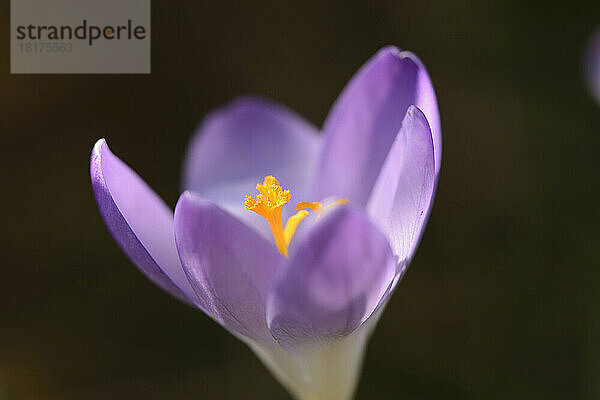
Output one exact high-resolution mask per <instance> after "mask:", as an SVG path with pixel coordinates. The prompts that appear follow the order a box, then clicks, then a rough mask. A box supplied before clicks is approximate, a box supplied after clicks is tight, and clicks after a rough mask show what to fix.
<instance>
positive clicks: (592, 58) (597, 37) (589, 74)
mask: <svg viewBox="0 0 600 400" xmlns="http://www.w3.org/2000/svg"><path fill="white" fill-rule="evenodd" d="M584 68H585V78H586V80H587V83H588V88H589V90H590V93H591V94H592V96H594V98H595V99H596V101H597V102H598V103H599V104H600V28H598V29H597V30H596V31H595V32H594V33H593V34H592V35H591V36H590V39H589V41H588V43H587V46H586V49H585V59H584Z"/></svg>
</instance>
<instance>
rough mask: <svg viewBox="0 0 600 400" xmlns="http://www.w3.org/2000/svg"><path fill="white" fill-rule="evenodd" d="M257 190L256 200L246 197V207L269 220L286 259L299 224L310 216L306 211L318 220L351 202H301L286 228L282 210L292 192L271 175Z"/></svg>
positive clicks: (279, 248)
mask: <svg viewBox="0 0 600 400" xmlns="http://www.w3.org/2000/svg"><path fill="white" fill-rule="evenodd" d="M256 190H258V192H259V194H258V195H256V199H254V198H253V197H252V196H249V195H246V199H245V200H244V207H246V210H250V211H254V212H255V213H257V214H258V215H260V216H261V217H263V218H265V219H266V220H267V222H268V223H269V227H270V228H271V232H273V237H274V238H275V244H276V245H277V249H278V250H279V252H280V253H281V254H283V255H284V256H286V257H287V256H288V246H289V244H290V242H291V241H292V237H293V236H294V233H295V232H296V228H297V227H298V224H300V221H302V220H303V219H304V218H306V216H307V215H308V214H309V212H308V211H306V210H305V209H309V210H311V211H313V212H315V213H316V214H317V219H318V218H320V217H321V216H322V215H323V213H325V212H326V211H327V210H328V209H330V208H331V207H334V206H337V205H342V204H347V203H348V202H349V201H348V200H346V199H338V200H336V201H334V202H332V203H331V204H328V205H327V206H323V204H321V203H320V202H308V201H301V202H300V203H298V204H297V205H296V210H297V211H298V212H297V213H296V214H294V215H292V216H291V217H289V218H288V220H287V222H286V224H285V228H284V227H283V221H282V220H281V209H282V208H283V206H284V205H285V204H287V203H289V202H290V199H291V198H292V194H291V193H290V191H289V190H284V189H283V188H282V187H281V185H280V184H279V181H278V180H277V179H276V178H275V177H274V176H271V175H269V176H266V177H265V179H264V181H263V183H262V184H261V183H257V184H256Z"/></svg>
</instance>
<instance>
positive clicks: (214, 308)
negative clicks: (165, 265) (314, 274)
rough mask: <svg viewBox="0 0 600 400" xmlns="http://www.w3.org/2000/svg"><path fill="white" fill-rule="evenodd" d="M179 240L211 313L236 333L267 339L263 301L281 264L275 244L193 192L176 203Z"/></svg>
mask: <svg viewBox="0 0 600 400" xmlns="http://www.w3.org/2000/svg"><path fill="white" fill-rule="evenodd" d="M175 240H176V242H177V249H178V251H179V256H180V258H181V262H182V264H183V268H184V270H185V272H186V274H187V275H188V277H189V279H190V282H191V283H192V286H193V288H194V290H195V291H196V293H197V294H198V297H200V298H201V299H203V303H204V306H205V308H206V310H207V313H208V314H209V315H210V316H211V317H213V318H214V319H215V320H217V321H218V322H219V323H220V324H221V325H223V327H225V328H226V329H227V330H229V331H230V332H232V333H234V334H236V335H242V336H244V337H247V338H251V339H255V340H262V341H265V340H267V341H269V342H271V343H272V340H273V339H272V338H271V335H270V333H269V330H268V328H267V324H266V319H265V315H266V313H265V303H266V298H267V293H268V290H269V288H270V287H271V285H272V283H273V281H274V278H275V275H276V271H277V267H278V265H279V264H281V263H282V262H284V261H285V259H284V258H283V256H281V255H280V254H279V253H278V252H277V250H276V249H275V247H274V246H273V245H272V244H271V243H269V242H267V241H266V240H265V239H263V238H262V237H261V236H260V235H259V234H258V233H256V232H255V231H254V230H252V229H251V228H249V227H248V226H246V225H245V224H244V223H242V222H241V221H239V220H238V219H237V218H235V217H233V216H232V215H230V214H229V213H227V212H226V211H224V210H223V209H221V208H220V207H218V206H217V205H215V204H213V203H211V202H209V201H206V200H203V199H201V198H200V197H197V196H195V195H193V194H191V193H190V192H185V193H184V194H183V195H181V197H180V198H179V202H178V203H177V206H176V207H175Z"/></svg>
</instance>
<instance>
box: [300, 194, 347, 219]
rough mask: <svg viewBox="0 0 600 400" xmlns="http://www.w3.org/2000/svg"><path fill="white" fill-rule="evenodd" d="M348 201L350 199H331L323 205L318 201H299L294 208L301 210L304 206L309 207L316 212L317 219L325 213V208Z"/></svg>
mask: <svg viewBox="0 0 600 400" xmlns="http://www.w3.org/2000/svg"><path fill="white" fill-rule="evenodd" d="M348 203H350V200H347V199H337V200H336V201H333V202H331V203H329V204H327V205H326V206H325V207H323V204H322V203H320V202H318V201H314V202H309V201H301V202H300V203H298V204H296V210H303V209H305V208H309V209H311V210H313V211H314V212H316V213H317V219H319V218H321V217H322V216H323V214H325V213H326V212H327V210H329V209H331V208H332V207H336V206H342V205H344V204H348Z"/></svg>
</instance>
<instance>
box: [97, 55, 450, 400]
mask: <svg viewBox="0 0 600 400" xmlns="http://www.w3.org/2000/svg"><path fill="white" fill-rule="evenodd" d="M440 157H441V136H440V123H439V115H438V109H437V101H436V98H435V94H434V91H433V87H432V85H431V81H430V79H429V76H428V74H427V72H426V70H425V68H424V66H423V65H422V63H421V62H420V61H419V59H418V58H417V57H416V56H415V55H413V54H412V53H409V52H401V51H399V50H398V49H396V48H393V47H386V48H383V49H381V50H380V51H379V52H378V53H377V54H376V55H375V56H374V57H373V58H372V59H371V60H369V61H368V62H367V63H366V65H365V66H363V67H362V68H361V69H360V70H359V71H358V73H357V74H356V75H355V76H354V78H353V79H352V80H351V81H350V83H349V84H348V85H347V87H346V88H345V89H344V91H343V92H342V94H341V95H340V97H339V99H338V100H337V101H336V103H335V104H334V106H333V108H332V110H331V112H330V114H329V116H328V118H327V120H326V122H325V125H324V127H323V132H322V134H321V135H319V134H318V131H317V129H316V128H315V127H313V126H312V125H311V124H309V123H307V122H306V121H304V120H302V119H301V118H300V117H298V116H297V115H295V114H293V113H292V112H291V111H289V110H287V109H285V108H283V107H281V106H278V105H275V104H273V103H271V102H267V101H265V100H259V99H256V98H244V99H239V100H236V101H234V102H233V103H231V104H230V105H228V106H226V107H224V108H223V109H220V110H218V111H216V112H214V113H213V114H211V115H209V116H208V117H207V118H206V119H205V121H204V123H203V124H202V125H201V127H200V129H199V132H198V133H197V134H196V136H195V137H194V138H193V140H192V142H191V145H190V147H189V150H188V153H187V157H186V160H185V165H184V177H183V189H184V193H183V194H182V195H181V197H180V198H179V201H178V203H177V205H176V207H175V212H174V214H173V212H172V211H171V209H170V208H169V207H168V206H167V205H166V204H165V203H164V202H163V201H162V200H161V199H160V197H159V196H158V195H156V194H155V193H154V192H153V191H152V190H151V189H150V188H149V187H148V186H147V185H146V183H144V181H143V180H142V179H141V178H140V177H139V176H138V175H137V174H136V173H135V172H133V171H132V170H131V169H129V168H128V167H127V166H126V165H125V164H124V163H123V162H122V161H121V160H119V159H118V158H117V157H116V156H115V155H113V154H112V153H111V151H110V150H109V148H108V146H107V144H106V142H105V141H104V140H99V141H98V142H97V143H96V145H95V147H94V149H93V152H92V158H91V177H92V184H93V188H94V192H95V195H96V198H97V201H98V207H99V209H100V212H101V214H102V216H103V217H104V220H105V222H106V224H107V226H108V228H109V230H110V232H111V233H112V235H113V236H114V238H115V240H116V241H117V242H118V243H119V245H120V246H121V248H122V249H123V251H124V252H125V253H126V254H127V255H128V256H129V257H130V258H131V260H132V261H133V262H134V263H135V264H136V265H137V266H138V268H139V269H140V270H141V271H142V272H143V273H144V274H146V275H147V276H148V277H149V278H150V279H151V280H152V281H153V282H155V283H156V284H157V285H158V286H160V287H161V288H163V289H164V290H166V291H167V292H169V293H171V294H172V295H174V296H176V297H177V298H179V299H181V300H182V301H184V302H186V303H188V304H190V305H192V306H195V307H197V308H199V309H200V310H202V311H204V312H205V313H206V314H207V315H209V316H210V317H211V318H212V319H214V320H215V321H217V322H218V323H219V324H221V325H222V326H223V327H224V328H225V329H227V330H228V331H229V332H231V333H232V334H233V335H235V336H236V337H238V338H239V339H240V340H242V341H244V342H245V343H246V344H248V346H249V347H250V348H251V349H252V350H253V351H254V352H255V353H256V354H257V356H258V357H259V358H260V359H261V360H262V361H263V362H264V364H265V365H266V366H267V367H268V368H269V369H270V370H271V371H272V372H273V374H274V375H275V376H276V377H277V378H278V379H279V380H280V381H281V382H282V383H283V385H284V386H285V387H286V388H287V389H288V390H289V391H290V392H291V393H292V394H293V395H294V396H295V397H296V398H298V399H302V400H308V399H310V400H344V399H350V398H351V397H352V396H353V393H354V390H355V387H356V382H357V377H358V375H359V373H360V366H361V363H362V356H363V353H364V349H365V346H366V343H367V340H368V337H369V336H370V334H371V332H372V330H373V328H374V327H375V324H376V323H377V320H378V319H379V317H380V315H381V313H382V311H383V309H384V307H385V305H386V303H387V300H388V299H389V297H390V295H391V294H392V292H393V290H394V289H395V287H396V285H397V283H398V282H399V280H400V279H401V278H402V276H403V274H404V272H405V271H406V267H407V266H408V264H409V263H410V261H411V259H412V257H413V255H414V253H415V250H416V248H417V245H418V242H419V240H420V237H421V234H422V232H423V229H424V226H425V223H426V220H427V218H428V215H429V211H430V208H431V204H432V201H433V196H434V192H435V188H436V185H437V177H438V172H439V168H440ZM257 192H258V193H257ZM289 203H291V204H289ZM294 204H295V205H296V207H293V205H294Z"/></svg>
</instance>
